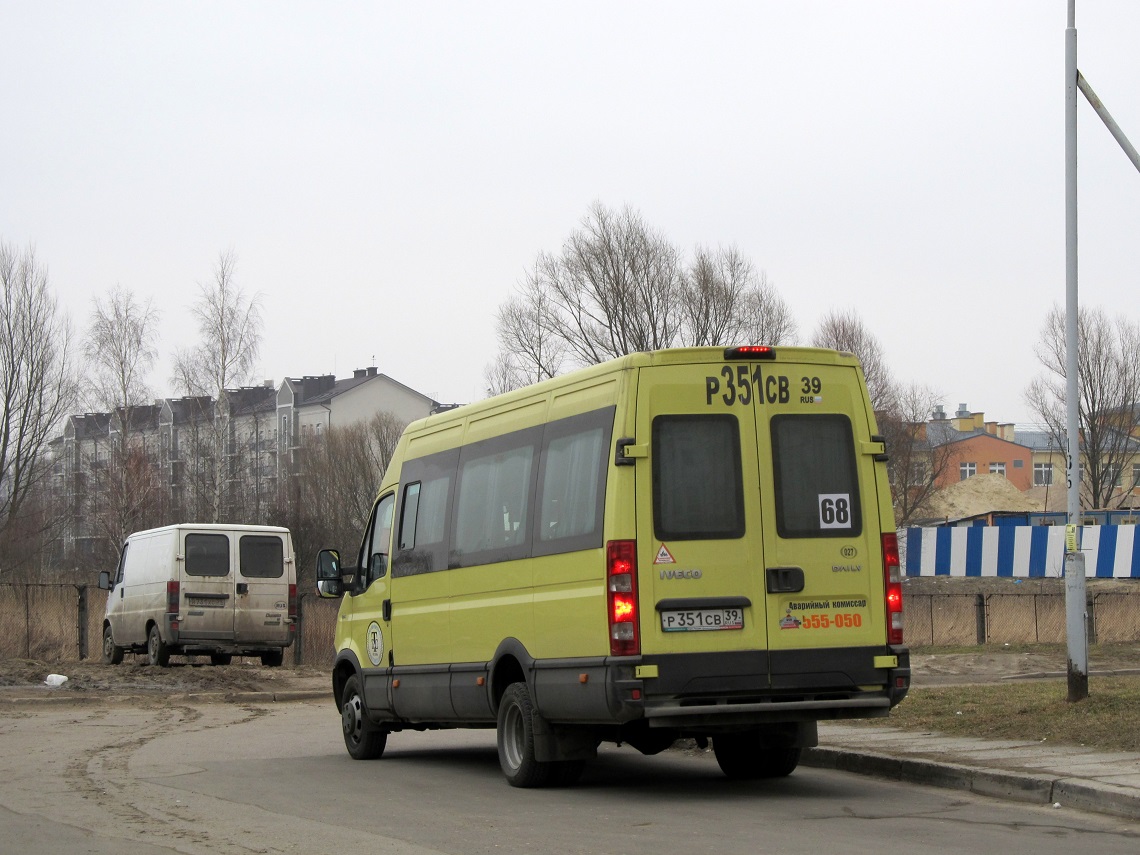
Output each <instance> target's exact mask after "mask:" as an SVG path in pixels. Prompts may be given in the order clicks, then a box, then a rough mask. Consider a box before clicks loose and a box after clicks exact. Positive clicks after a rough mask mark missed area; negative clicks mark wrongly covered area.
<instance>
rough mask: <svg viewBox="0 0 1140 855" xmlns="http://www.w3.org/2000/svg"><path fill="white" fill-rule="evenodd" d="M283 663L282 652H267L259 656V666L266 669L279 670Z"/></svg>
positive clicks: (283, 652)
mask: <svg viewBox="0 0 1140 855" xmlns="http://www.w3.org/2000/svg"><path fill="white" fill-rule="evenodd" d="M284 661H285V651H284V650H280V649H278V650H267V651H266V652H265V653H262V654H261V664H262V665H264V666H265V667H266V668H280V667H281V664H282V663H283V662H284Z"/></svg>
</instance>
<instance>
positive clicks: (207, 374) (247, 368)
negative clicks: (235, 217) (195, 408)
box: [172, 250, 262, 398]
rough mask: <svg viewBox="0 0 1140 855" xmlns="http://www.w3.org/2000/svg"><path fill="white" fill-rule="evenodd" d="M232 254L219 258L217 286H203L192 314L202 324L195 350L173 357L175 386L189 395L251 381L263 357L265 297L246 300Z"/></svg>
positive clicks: (201, 393) (188, 350)
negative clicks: (237, 277)
mask: <svg viewBox="0 0 1140 855" xmlns="http://www.w3.org/2000/svg"><path fill="white" fill-rule="evenodd" d="M236 266H237V257H236V256H235V255H234V252H233V250H227V251H225V252H223V253H221V254H220V255H219V256H218V262H217V264H216V265H215V267H214V281H213V283H212V284H210V285H199V297H198V302H196V303H195V304H194V305H193V307H191V310H190V312H191V314H192V315H193V317H194V319H195V320H196V321H197V323H198V334H199V336H200V340H199V342H198V344H197V346H195V347H192V348H190V349H187V350H180V351H178V352H177V353H176V354H175V360H174V372H175V373H174V377H173V378H172V380H173V382H174V384H175V386H176V387H178V388H179V389H180V390H181V391H183V392H184V393H185V394H187V395H213V396H214V397H215V398H216V397H217V396H218V394H219V393H220V392H221V391H222V390H223V389H229V388H231V387H234V386H240V385H242V384H243V383H247V382H248V381H249V380H251V379H252V377H253V369H254V367H255V366H256V364H257V357H258V354H259V353H260V352H261V333H262V317H261V295H260V294H255V295H254V296H253V297H252V298H249V299H247V298H246V295H245V291H244V290H242V288H241V287H240V286H239V285H238V284H237V282H236V280H235V277H234V269H235V267H236Z"/></svg>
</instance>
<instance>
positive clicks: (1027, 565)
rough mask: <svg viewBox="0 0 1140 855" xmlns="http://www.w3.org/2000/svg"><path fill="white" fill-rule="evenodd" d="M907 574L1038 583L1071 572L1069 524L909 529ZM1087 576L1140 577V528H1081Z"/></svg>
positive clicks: (905, 565)
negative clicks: (1068, 564)
mask: <svg viewBox="0 0 1140 855" xmlns="http://www.w3.org/2000/svg"><path fill="white" fill-rule="evenodd" d="M903 540H904V541H905V558H904V563H903V566H904V568H905V573H906V575H907V576H962V577H970V576H1008V577H1010V578H1021V579H1033V578H1043V577H1047V576H1053V577H1060V576H1063V575H1064V574H1065V563H1064V562H1065V527H1064V526H1040V525H1018V526H1009V525H1003V526H968V527H943V528H908V529H907V530H906V535H905V538H903ZM1080 544H1081V551H1082V552H1083V553H1084V554H1085V575H1086V576H1087V577H1089V578H1096V579H1140V538H1138V537H1136V526H1135V525H1093V526H1082V527H1081V529H1080Z"/></svg>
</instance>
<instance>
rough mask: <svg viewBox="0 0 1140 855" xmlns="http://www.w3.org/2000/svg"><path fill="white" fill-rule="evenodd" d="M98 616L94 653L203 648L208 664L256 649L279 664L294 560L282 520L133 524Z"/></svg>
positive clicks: (105, 584)
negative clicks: (99, 642)
mask: <svg viewBox="0 0 1140 855" xmlns="http://www.w3.org/2000/svg"><path fill="white" fill-rule="evenodd" d="M99 587H100V588H102V589H103V590H106V591H109V592H110V593H109V594H108V596H107V613H106V616H105V617H104V618H103V661H104V662H106V663H107V664H109V665H117V664H119V663H120V662H122V661H123V653H124V652H126V651H128V650H129V651H132V652H135V653H143V652H145V653H146V654H147V658H148V659H149V661H150V664H152V665H161V666H165V665H167V664H168V662H169V660H170V655H171V654H172V653H173V654H185V655H195V654H208V655H209V656H210V661H211V662H213V663H214V664H215V665H227V664H229V662H230V660H231V658H232V657H233V656H235V655H236V656H260V657H261V662H262V664H264V665H280V664H281V663H282V662H283V661H284V658H285V656H284V651H285V648H286V647H289V646H290V645H291V644H292V643H293V639H294V637H295V635H296V632H297V568H296V564H295V563H294V560H293V541H292V539H291V538H290V536H289V529H287V528H279V527H276V526H252V525H217V524H184V525H172V526H166V527H165V528H155V529H150V530H148V531H140V532H135V533H134V534H132V535H131V536H130V537H128V538H127V541H126V543H124V544H123V551H122V555H121V556H120V557H119V567H118V570H117V571H116V573H115V576H114V579H112V576H111V573H110V572H108V571H106V570H104V571H103V572H101V573H100V574H99Z"/></svg>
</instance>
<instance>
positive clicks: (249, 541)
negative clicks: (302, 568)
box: [238, 534, 285, 579]
mask: <svg viewBox="0 0 1140 855" xmlns="http://www.w3.org/2000/svg"><path fill="white" fill-rule="evenodd" d="M238 561H239V564H238V566H239V567H240V568H241V575H243V576H245V577H246V578H253V579H280V578H281V577H282V576H284V575H285V544H284V543H282V541H281V538H279V537H276V536H274V535H264V534H243V535H242V536H241V539H240V540H239V541H238Z"/></svg>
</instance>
